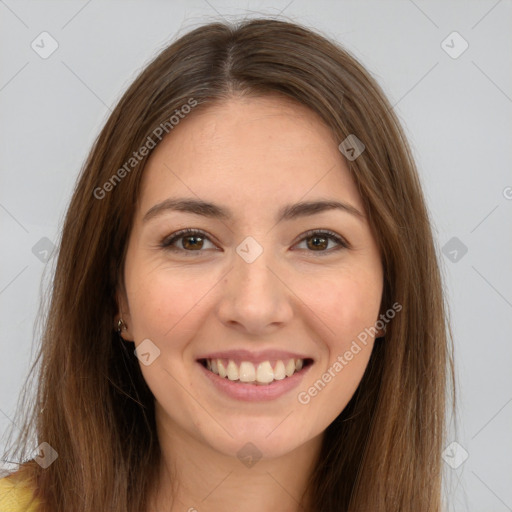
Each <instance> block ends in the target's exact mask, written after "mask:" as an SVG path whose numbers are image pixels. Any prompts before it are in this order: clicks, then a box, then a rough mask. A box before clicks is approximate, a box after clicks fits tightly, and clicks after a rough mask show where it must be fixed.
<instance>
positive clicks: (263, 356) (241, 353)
mask: <svg viewBox="0 0 512 512" xmlns="http://www.w3.org/2000/svg"><path fill="white" fill-rule="evenodd" d="M200 359H232V360H234V361H235V360H236V361H249V362H251V363H253V364H256V363H262V362H263V361H271V360H276V359H281V360H282V361H288V360H289V359H313V358H312V357H309V356H307V355H304V354H299V353H297V352H290V351H286V350H277V349H273V350H262V351H261V352H252V351H250V350H243V349H242V350H222V351H218V352H210V353H208V354H204V355H202V356H199V357H198V358H197V360H200Z"/></svg>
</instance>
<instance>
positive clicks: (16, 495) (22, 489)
mask: <svg viewBox="0 0 512 512" xmlns="http://www.w3.org/2000/svg"><path fill="white" fill-rule="evenodd" d="M37 505H38V502H37V500H32V491H31V489H30V487H28V486H27V484H26V483H23V482H19V481H16V480H14V479H13V478H12V476H7V477H4V478H0V512H37Z"/></svg>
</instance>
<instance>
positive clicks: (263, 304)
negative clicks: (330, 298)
mask: <svg viewBox="0 0 512 512" xmlns="http://www.w3.org/2000/svg"><path fill="white" fill-rule="evenodd" d="M293 298H294V294H293V292H292V291H291V287H290V284H289V283H287V282H286V279H285V276H284V272H283V271H282V270H280V267H279V266H278V264H277V262H276V260H275V259H274V258H272V257H271V256H270V251H265V250H264V251H263V253H262V254H261V255H260V256H259V257H258V258H257V259H256V260H255V261H253V262H251V263H248V262H247V261H245V260H244V259H243V258H242V257H240V256H239V255H238V254H235V255H234V258H233V267H232V270H231V271H230V272H228V273H227V275H226V276H225V278H224V282H223V284H222V295H221V299H220V300H219V303H218V307H217V314H218V316H219V319H220V320H221V321H222V322H223V323H224V324H226V325H227V326H228V327H231V328H236V329H238V330H240V332H243V333H245V334H252V335H259V336H261V335H264V334H269V333H271V332H272V331H273V330H275V329H278V328H279V327H282V326H283V325H285V324H286V323H288V322H289V321H290V319H291V318H292V316H293V307H292V306H293V304H292V301H293Z"/></svg>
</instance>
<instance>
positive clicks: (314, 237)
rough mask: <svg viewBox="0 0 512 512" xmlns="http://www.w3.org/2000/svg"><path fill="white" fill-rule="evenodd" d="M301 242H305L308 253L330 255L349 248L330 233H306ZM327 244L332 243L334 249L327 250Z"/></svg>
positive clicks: (344, 242) (342, 240) (341, 239)
mask: <svg viewBox="0 0 512 512" xmlns="http://www.w3.org/2000/svg"><path fill="white" fill-rule="evenodd" d="M302 242H306V246H307V248H308V249H309V252H318V253H331V252H332V251H336V250H339V249H348V248H349V244H348V243H347V242H346V241H345V240H344V239H343V238H341V237H340V236H339V235H337V234H336V233H334V232H332V231H308V232H307V233H305V235H304V236H303V238H302V240H301V243H302ZM329 242H334V243H335V247H333V248H329Z"/></svg>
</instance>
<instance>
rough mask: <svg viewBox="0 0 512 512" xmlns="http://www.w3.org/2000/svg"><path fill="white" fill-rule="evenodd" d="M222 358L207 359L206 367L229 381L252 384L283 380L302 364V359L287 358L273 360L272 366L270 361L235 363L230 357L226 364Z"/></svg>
mask: <svg viewBox="0 0 512 512" xmlns="http://www.w3.org/2000/svg"><path fill="white" fill-rule="evenodd" d="M224 361H225V360H222V359H207V360H206V368H208V370H210V371H211V372H213V373H215V374H217V375H219V376H220V377H222V378H226V377H227V378H228V379H229V380H231V381H240V382H251V383H254V384H270V383H271V382H273V381H274V380H283V379H285V378H286V377H291V376H292V375H293V374H294V373H295V372H298V371H300V370H301V369H302V368H303V366H304V360H303V359H289V360H287V361H286V364H285V363H284V361H282V360H281V359H278V360H277V361H276V362H275V365H274V368H272V365H271V363H270V361H263V362H261V363H260V364H258V365H257V366H255V365H254V364H253V363H251V362H250V361H242V362H241V363H240V365H237V364H236V363H235V361H233V360H232V359H230V360H229V361H228V363H227V365H226V364H225V362H224Z"/></svg>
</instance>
